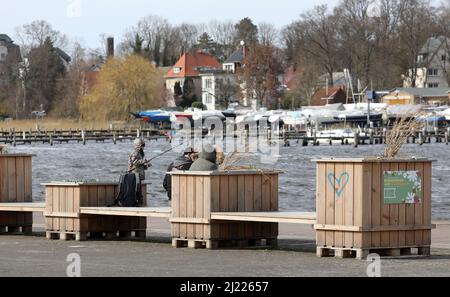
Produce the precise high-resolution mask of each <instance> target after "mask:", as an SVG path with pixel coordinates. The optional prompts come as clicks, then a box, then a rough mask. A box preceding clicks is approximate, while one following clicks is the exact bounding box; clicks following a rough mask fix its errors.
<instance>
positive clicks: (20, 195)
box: [15, 157, 25, 225]
mask: <svg viewBox="0 0 450 297" xmlns="http://www.w3.org/2000/svg"><path fill="white" fill-rule="evenodd" d="M15 159H16V180H15V182H16V192H17V193H16V195H17V199H16V202H19V203H20V202H24V201H25V170H24V157H17V158H15ZM16 220H17V221H16V222H17V224H18V225H25V214H24V213H23V212H19V213H17V214H16Z"/></svg>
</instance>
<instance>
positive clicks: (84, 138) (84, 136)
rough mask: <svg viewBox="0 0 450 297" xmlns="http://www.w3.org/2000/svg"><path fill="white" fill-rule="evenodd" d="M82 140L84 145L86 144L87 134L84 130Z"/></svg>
mask: <svg viewBox="0 0 450 297" xmlns="http://www.w3.org/2000/svg"><path fill="white" fill-rule="evenodd" d="M81 141H83V145H86V135H85V133H84V130H81Z"/></svg>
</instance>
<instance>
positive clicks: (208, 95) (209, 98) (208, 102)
mask: <svg viewBox="0 0 450 297" xmlns="http://www.w3.org/2000/svg"><path fill="white" fill-rule="evenodd" d="M211 103H212V96H211V94H206V104H211Z"/></svg>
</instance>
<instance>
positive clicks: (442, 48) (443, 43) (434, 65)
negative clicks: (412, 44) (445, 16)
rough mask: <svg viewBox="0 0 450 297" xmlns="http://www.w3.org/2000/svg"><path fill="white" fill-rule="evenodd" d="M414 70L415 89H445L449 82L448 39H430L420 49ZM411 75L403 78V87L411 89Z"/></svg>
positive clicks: (449, 55)
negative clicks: (416, 66)
mask: <svg viewBox="0 0 450 297" xmlns="http://www.w3.org/2000/svg"><path fill="white" fill-rule="evenodd" d="M417 62H418V66H419V67H418V68H417V70H416V80H415V87H416V88H447V87H448V86H449V81H450V38H447V37H444V36H433V37H430V38H429V39H428V40H427V42H426V43H425V45H424V46H423V47H422V49H421V51H420V53H419V55H418V57H417ZM412 73H413V71H412V70H410V71H409V76H405V77H403V78H404V80H403V87H405V88H411V87H413V86H412V79H411V77H412Z"/></svg>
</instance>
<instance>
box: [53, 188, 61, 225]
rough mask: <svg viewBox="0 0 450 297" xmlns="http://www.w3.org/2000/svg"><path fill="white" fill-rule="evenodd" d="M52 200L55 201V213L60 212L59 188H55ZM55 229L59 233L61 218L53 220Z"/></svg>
mask: <svg viewBox="0 0 450 297" xmlns="http://www.w3.org/2000/svg"><path fill="white" fill-rule="evenodd" d="M52 200H53V211H54V212H60V208H59V204H60V201H59V189H58V188H57V187H53V190H52ZM53 228H54V230H57V231H59V230H60V229H59V218H53Z"/></svg>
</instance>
